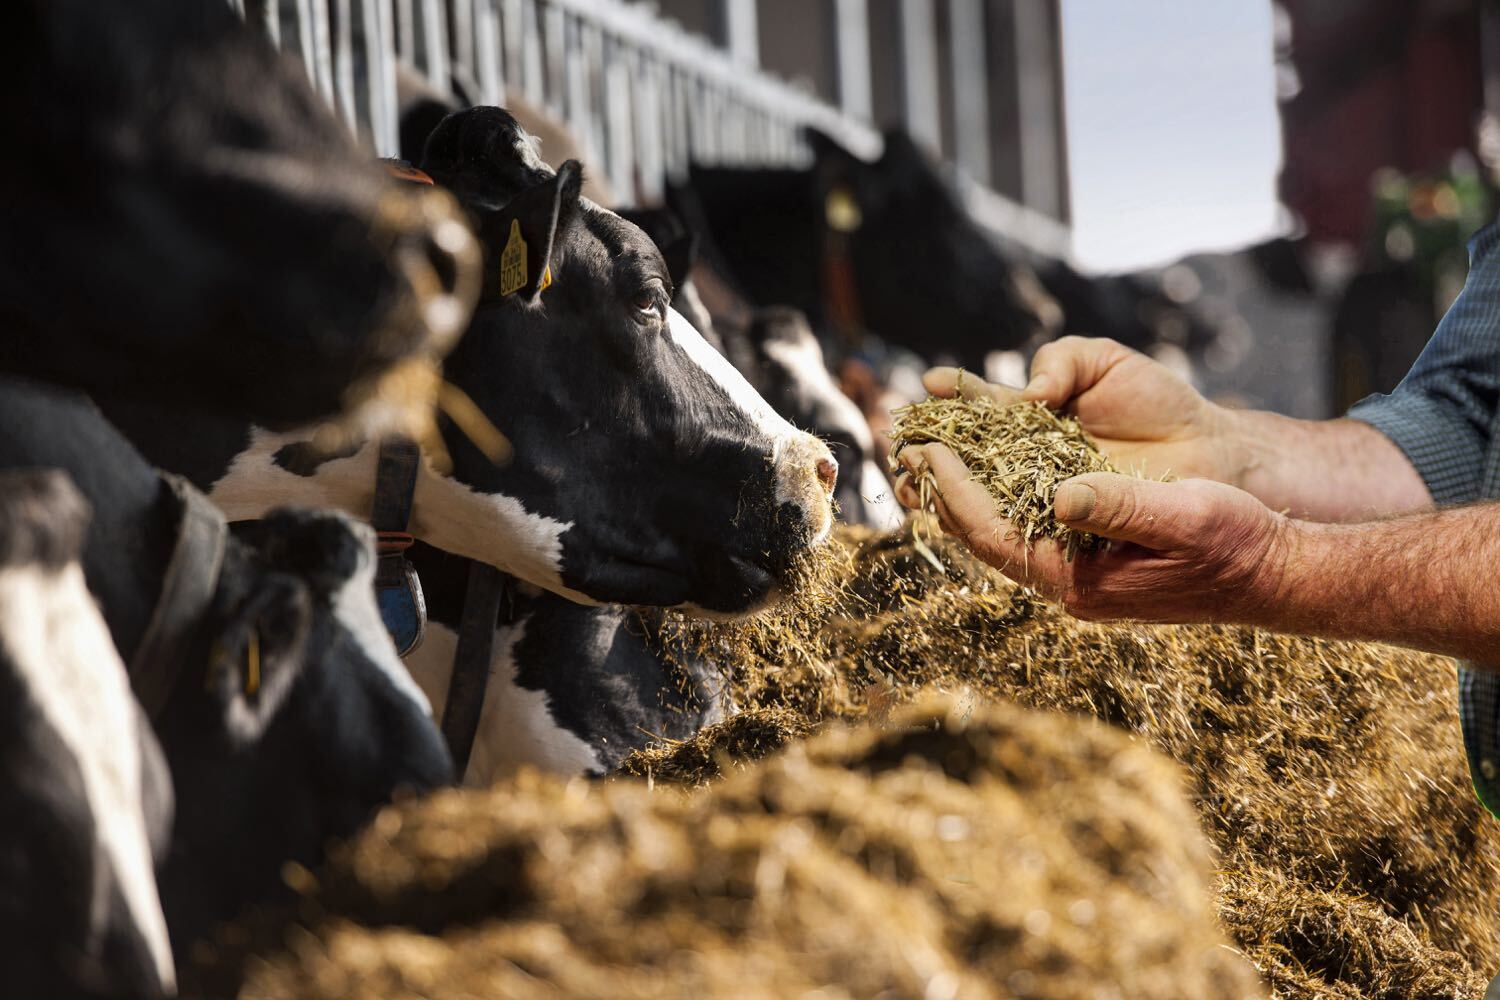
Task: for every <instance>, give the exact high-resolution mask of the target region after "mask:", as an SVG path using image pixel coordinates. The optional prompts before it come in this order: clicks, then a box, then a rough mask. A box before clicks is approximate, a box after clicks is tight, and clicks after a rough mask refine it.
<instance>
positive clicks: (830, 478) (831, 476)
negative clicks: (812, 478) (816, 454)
mask: <svg viewBox="0 0 1500 1000" xmlns="http://www.w3.org/2000/svg"><path fill="white" fill-rule="evenodd" d="M838 481H839V463H838V462H836V461H834V460H833V459H832V458H829V457H825V458H820V459H818V482H820V483H822V484H823V488H824V489H825V490H827V491H828V492H829V493H830V494H832V493H833V487H834V485H835V484H837V483H838Z"/></svg>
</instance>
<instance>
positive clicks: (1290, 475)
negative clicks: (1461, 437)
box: [1210, 404, 1432, 521]
mask: <svg viewBox="0 0 1500 1000" xmlns="http://www.w3.org/2000/svg"><path fill="white" fill-rule="evenodd" d="M1210 405H1212V404H1210ZM1215 409H1217V410H1218V414H1217V422H1218V423H1219V425H1220V427H1221V428H1222V429H1221V430H1220V431H1219V433H1220V434H1221V435H1222V441H1223V444H1222V446H1221V447H1222V448H1223V451H1224V454H1225V457H1226V467H1225V473H1224V480H1223V481H1225V482H1227V483H1229V484H1230V485H1233V486H1238V487H1239V488H1240V489H1242V490H1245V491H1246V492H1247V493H1251V494H1253V495H1254V496H1256V497H1257V498H1259V499H1260V500H1261V502H1262V503H1264V504H1266V506H1268V507H1271V508H1272V509H1274V510H1282V511H1286V512H1287V513H1288V514H1290V515H1292V516H1293V517H1297V518H1305V519H1307V520H1312V521H1361V520H1368V519H1370V518H1372V517H1382V516H1385V515H1388V514H1396V513H1402V512H1405V511H1412V510H1420V509H1424V508H1427V507H1430V506H1432V497H1431V496H1430V495H1429V494H1428V492H1427V484H1426V483H1425V482H1423V480H1422V477H1421V476H1420V475H1418V473H1417V470H1416V469H1415V468H1414V467H1413V466H1412V464H1411V462H1410V461H1409V460H1408V459H1407V457H1406V455H1405V454H1404V453H1403V452H1402V451H1401V449H1400V448H1398V447H1396V445H1395V443H1394V442H1392V441H1391V439H1390V438H1388V437H1386V436H1385V435H1384V434H1382V433H1381V432H1380V431H1378V430H1376V429H1375V428H1374V427H1371V426H1370V425H1369V424H1366V423H1362V422H1361V421H1358V420H1350V419H1348V418H1341V419H1338V420H1296V419H1293V418H1291V417H1283V416H1281V415H1279V414H1275V413H1265V412H1261V411H1255V410H1225V409H1222V408H1218V407H1215Z"/></svg>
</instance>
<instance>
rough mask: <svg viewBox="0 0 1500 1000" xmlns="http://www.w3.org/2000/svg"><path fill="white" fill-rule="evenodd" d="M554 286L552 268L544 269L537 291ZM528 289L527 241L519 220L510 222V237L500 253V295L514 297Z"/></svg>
mask: <svg viewBox="0 0 1500 1000" xmlns="http://www.w3.org/2000/svg"><path fill="white" fill-rule="evenodd" d="M551 284H552V266H551V265H550V264H549V265H548V266H547V267H545V268H543V269H542V282H541V284H540V285H539V286H538V287H537V291H538V292H540V291H541V290H542V289H544V288H547V287H548V286H550V285H551ZM525 287H526V240H525V238H524V237H522V236H521V222H520V220H519V219H511V220H510V237H509V238H508V239H507V240H506V241H505V249H504V250H501V251H500V294H501V295H502V296H505V295H512V294H514V293H516V292H519V291H520V290H521V289H523V288H525Z"/></svg>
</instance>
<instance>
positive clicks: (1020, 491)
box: [891, 396, 1118, 559]
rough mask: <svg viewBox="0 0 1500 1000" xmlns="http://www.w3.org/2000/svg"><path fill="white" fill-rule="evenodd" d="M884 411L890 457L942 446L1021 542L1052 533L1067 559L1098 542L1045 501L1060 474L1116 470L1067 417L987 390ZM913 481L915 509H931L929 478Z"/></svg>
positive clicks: (1068, 476) (1099, 541)
mask: <svg viewBox="0 0 1500 1000" xmlns="http://www.w3.org/2000/svg"><path fill="white" fill-rule="evenodd" d="M892 415H893V416H894V417H895V423H894V424H893V425H892V427H891V441H892V445H891V461H892V462H893V463H894V461H895V458H896V455H897V454H898V453H899V452H900V451H901V449H902V448H904V447H906V446H907V445H913V444H929V443H934V442H935V443H938V444H943V445H946V446H947V447H948V449H949V450H950V451H952V452H953V453H954V454H955V455H957V456H958V457H959V458H960V459H962V460H963V462H964V464H965V465H967V466H968V467H969V475H970V476H972V477H973V478H974V480H975V481H976V482H978V483H979V484H980V485H981V486H983V487H984V488H985V489H987V490H989V492H990V495H991V496H993V497H994V498H995V505H996V507H997V508H998V509H999V511H1000V516H1001V517H1003V518H1005V519H1006V520H1007V521H1009V522H1011V524H1013V525H1015V528H1016V530H1017V532H1019V533H1020V535H1021V537H1022V538H1024V539H1025V540H1026V542H1027V544H1030V543H1032V542H1035V541H1036V540H1037V539H1039V538H1052V539H1056V540H1057V541H1059V542H1061V543H1062V544H1063V546H1064V549H1065V550H1066V552H1067V555H1068V558H1070V559H1071V558H1072V557H1073V556H1074V555H1076V554H1077V553H1079V552H1091V551H1093V550H1095V549H1098V548H1101V547H1102V546H1103V544H1104V541H1103V539H1101V538H1100V537H1099V536H1098V535H1092V534H1089V533H1087V532H1079V531H1074V530H1073V529H1072V528H1069V527H1067V526H1065V525H1063V524H1060V523H1058V520H1057V518H1056V517H1055V516H1054V513H1053V508H1052V503H1053V499H1054V498H1055V497H1056V495H1057V487H1058V484H1060V483H1062V482H1063V481H1064V480H1066V479H1071V478H1072V477H1073V476H1081V475H1083V474H1084V473H1088V472H1116V471H1118V470H1117V469H1116V468H1115V467H1114V466H1113V465H1112V464H1110V461H1109V459H1107V458H1105V457H1104V455H1103V454H1102V453H1101V452H1100V451H1099V449H1098V447H1097V446H1096V445H1095V444H1094V439H1093V438H1091V437H1090V436H1089V435H1088V433H1087V432H1085V431H1084V429H1083V428H1082V427H1081V426H1079V423H1078V421H1076V420H1074V419H1073V418H1072V417H1068V416H1064V415H1062V414H1059V413H1055V412H1053V411H1052V410H1050V409H1048V408H1047V407H1046V406H1045V405H1044V404H1042V403H1010V404H1003V403H998V402H996V401H995V400H993V399H990V398H989V397H987V396H979V397H976V398H974V399H938V398H932V399H926V400H923V401H921V402H919V403H913V404H911V405H910V406H903V407H902V408H901V409H899V410H896V411H895V412H894V413H893V414H892ZM918 487H919V488H920V490H921V492H922V507H923V508H924V509H931V503H930V491H931V489H932V481H931V479H930V478H927V477H924V478H923V479H922V480H920V481H919V483H918ZM923 544H925V543H923Z"/></svg>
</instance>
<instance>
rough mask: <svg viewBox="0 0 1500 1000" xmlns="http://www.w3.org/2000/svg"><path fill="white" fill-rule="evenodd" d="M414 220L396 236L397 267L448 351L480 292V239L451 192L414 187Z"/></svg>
mask: <svg viewBox="0 0 1500 1000" xmlns="http://www.w3.org/2000/svg"><path fill="white" fill-rule="evenodd" d="M412 197H414V199H415V211H414V212H413V213H412V214H413V216H414V217H413V218H412V224H411V225H409V226H407V227H406V228H405V230H404V232H403V233H402V234H401V236H400V237H398V239H397V246H396V254H395V257H396V266H397V268H398V269H399V270H400V272H401V274H402V275H403V276H404V277H405V278H406V281H407V283H408V284H409V285H410V286H411V289H412V292H413V293H414V294H415V295H416V299H417V307H418V309H419V310H420V312H421V316H422V319H423V321H424V322H425V323H426V326H427V329H428V330H429V331H430V333H431V335H432V338H433V347H434V349H435V350H437V351H439V352H444V351H446V350H447V348H448V347H449V346H451V345H452V343H453V341H454V340H455V339H457V337H458V335H459V334H460V333H461V332H463V329H464V327H465V326H466V325H467V324H468V320H469V311H470V310H471V309H472V308H473V306H474V301H475V300H476V299H477V298H478V296H479V285H480V278H481V274H480V265H481V255H480V250H479V242H478V240H476V239H475V237H474V234H473V232H472V231H471V230H470V229H469V227H468V225H466V224H465V223H464V221H463V216H462V214H461V212H460V209H459V207H458V203H457V202H456V201H455V200H454V199H453V197H452V196H451V195H449V194H448V193H447V192H446V191H441V190H438V189H436V188H429V189H426V190H420V191H415V192H412Z"/></svg>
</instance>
